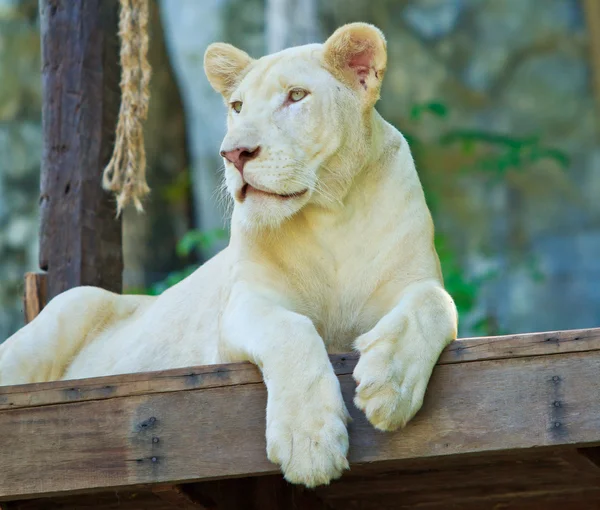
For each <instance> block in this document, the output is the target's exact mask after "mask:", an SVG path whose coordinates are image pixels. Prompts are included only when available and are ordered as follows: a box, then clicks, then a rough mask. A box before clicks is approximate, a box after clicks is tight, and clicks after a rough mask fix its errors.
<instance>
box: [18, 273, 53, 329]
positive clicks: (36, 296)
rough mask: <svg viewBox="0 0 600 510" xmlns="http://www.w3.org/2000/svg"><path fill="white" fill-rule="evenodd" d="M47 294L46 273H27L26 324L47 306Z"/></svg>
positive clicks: (24, 303)
mask: <svg viewBox="0 0 600 510" xmlns="http://www.w3.org/2000/svg"><path fill="white" fill-rule="evenodd" d="M47 295H48V287H47V280H46V275H45V274H42V273H25V293H24V294H23V314H24V315H25V324H28V323H30V322H31V321H32V320H33V319H35V318H36V317H37V316H38V315H39V313H40V312H41V311H42V309H43V308H44V306H46V302H47V299H48V298H47Z"/></svg>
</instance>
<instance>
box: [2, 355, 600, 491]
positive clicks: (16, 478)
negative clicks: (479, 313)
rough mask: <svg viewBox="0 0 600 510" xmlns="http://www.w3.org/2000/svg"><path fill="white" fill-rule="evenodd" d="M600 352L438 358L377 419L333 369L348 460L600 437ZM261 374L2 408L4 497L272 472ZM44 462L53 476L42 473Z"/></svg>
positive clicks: (578, 442)
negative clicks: (417, 396) (417, 384)
mask: <svg viewBox="0 0 600 510" xmlns="http://www.w3.org/2000/svg"><path fill="white" fill-rule="evenodd" d="M598 373H600V352H599V351H593V352H586V353H570V354H558V355H548V356H535V357H526V358H518V359H499V360H486V361H477V362H468V363H452V364H447V365H441V366H438V367H437V368H436V370H435V371H434V374H433V377H432V380H431V383H430V386H429V390H428V393H427V397H426V400H425V404H424V406H423V409H422V411H421V412H420V413H419V414H418V415H417V416H416V418H415V419H414V420H413V421H412V422H411V423H410V424H409V425H408V426H407V427H406V428H405V429H404V430H402V431H400V432H397V433H390V434H384V433H381V432H378V431H376V430H375V429H373V427H372V426H371V425H370V424H369V423H368V422H367V421H366V419H365V417H364V415H363V414H362V413H360V412H359V411H358V410H357V409H356V408H355V407H354V406H353V405H352V397H353V392H354V389H355V383H354V381H353V380H352V378H351V376H350V375H349V374H347V375H342V376H340V382H341V386H342V390H343V393H344V398H345V400H346V402H347V404H348V409H349V410H350V413H351V415H352V417H353V422H352V424H351V425H350V438H351V441H350V442H351V446H350V455H349V458H350V461H351V463H352V464H353V465H358V464H362V463H371V462H385V461H401V460H410V459H415V458H444V457H449V456H456V455H466V454H487V453H490V452H498V451H513V452H519V451H529V450H535V449H544V448H556V447H560V446H570V447H583V446H595V445H598V444H600V378H599V377H598ZM265 405H266V391H265V388H264V385H263V384H262V383H259V382H256V383H250V384H241V385H236V386H223V387H214V388H210V389H200V390H197V389H196V390H189V391H180V392H172V393H150V394H146V395H135V396H130V397H123V398H110V399H104V400H91V401H85V402H74V403H69V404H61V405H47V406H41V407H33V408H22V409H14V410H6V411H2V412H0V438H2V445H1V447H0V466H2V468H3V469H2V470H1V471H0V499H18V498H30V497H33V496H36V495H48V494H57V493H69V492H71V491H77V490H84V489H85V490H94V489H99V488H102V489H109V488H125V487H132V486H136V485H139V484H149V483H181V482H185V481H187V482H191V481H198V480H208V479H218V478H227V477H241V476H254V475H260V474H272V473H276V472H277V467H276V466H274V465H273V464H271V463H269V462H268V460H267V459H266V455H265V439H264V427H265V420H264V414H265ZM49 473H52V476H49Z"/></svg>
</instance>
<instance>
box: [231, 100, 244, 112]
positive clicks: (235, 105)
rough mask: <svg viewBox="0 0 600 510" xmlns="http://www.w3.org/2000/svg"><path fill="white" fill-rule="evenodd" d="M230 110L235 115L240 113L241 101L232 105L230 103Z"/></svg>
mask: <svg viewBox="0 0 600 510" xmlns="http://www.w3.org/2000/svg"><path fill="white" fill-rule="evenodd" d="M231 109H232V110H233V111H234V112H235V113H240V112H241V111H242V102H241V101H234V102H233V103H231Z"/></svg>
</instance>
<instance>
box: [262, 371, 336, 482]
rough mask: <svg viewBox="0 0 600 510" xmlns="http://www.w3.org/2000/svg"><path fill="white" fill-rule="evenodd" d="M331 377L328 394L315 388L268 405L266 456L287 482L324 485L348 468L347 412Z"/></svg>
mask: <svg viewBox="0 0 600 510" xmlns="http://www.w3.org/2000/svg"><path fill="white" fill-rule="evenodd" d="M332 375H333V374H332ZM333 379H334V380H333V381H331V382H330V383H329V384H328V385H329V386H333V388H329V391H326V392H325V393H329V394H328V395H327V394H323V391H315V392H314V393H313V392H311V394H310V396H308V395H305V394H303V395H298V396H297V398H291V399H285V400H284V401H282V400H281V398H277V401H276V402H272V403H270V405H269V409H268V413H267V414H268V421H267V456H268V458H269V460H270V461H271V462H274V463H276V464H279V465H280V466H281V469H282V471H283V474H284V477H285V479H286V480H287V481H288V482H290V483H297V484H303V485H305V486H306V487H309V488H310V487H316V486H318V485H326V484H328V483H329V482H330V481H331V480H334V479H336V478H339V477H340V476H341V475H342V473H343V471H344V470H346V469H348V461H347V460H346V454H347V453H348V431H347V428H346V423H347V420H348V412H347V410H346V407H345V405H344V402H343V400H342V396H341V393H340V390H339V384H338V382H337V379H336V378H335V376H333ZM319 386H323V385H319ZM325 386H327V384H325ZM279 397H281V395H279ZM274 400H275V399H274Z"/></svg>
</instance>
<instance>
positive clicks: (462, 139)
mask: <svg viewBox="0 0 600 510" xmlns="http://www.w3.org/2000/svg"><path fill="white" fill-rule="evenodd" d="M449 113H450V111H449V108H448V107H446V106H445V105H444V104H443V103H440V102H429V103H425V104H422V105H414V106H413V107H412V108H411V112H410V117H409V118H410V120H411V122H412V124H413V126H416V127H417V128H418V123H419V121H420V120H422V119H423V117H424V116H425V115H428V114H429V115H431V116H433V117H434V118H437V119H438V120H440V121H443V120H444V119H446V118H447V117H448V116H449ZM404 134H405V137H406V139H407V140H408V142H409V144H410V145H411V148H412V150H413V155H414V157H415V160H416V165H417V168H418V169H420V170H421V171H423V169H424V165H425V164H426V163H425V158H424V157H423V156H424V155H425V154H426V153H427V152H428V151H431V150H437V151H440V150H441V151H443V150H455V149H458V150H459V152H460V153H461V154H462V155H463V156H465V158H464V159H465V160H466V161H469V163H468V164H465V165H464V166H462V167H461V168H460V173H461V174H463V175H471V176H475V175H482V176H489V177H491V178H492V183H496V184H497V183H499V182H504V181H505V179H506V176H507V174H508V173H509V172H518V173H523V172H526V171H528V170H529V169H530V168H531V166H532V165H533V164H535V163H538V162H540V161H542V160H551V161H553V162H554V163H556V164H557V165H558V166H559V168H562V169H563V170H567V169H568V168H569V166H570V163H571V162H570V158H569V156H568V155H567V154H565V153H564V152H562V151H560V150H557V149H554V148H549V147H545V146H544V145H542V143H541V141H540V138H539V137H538V136H531V137H513V136H508V135H504V134H499V133H491V132H487V131H480V130H463V129H448V130H447V131H446V132H444V133H443V134H442V135H441V136H438V137H434V138H433V139H425V137H422V136H419V134H418V130H408V132H405V133H404ZM443 170H444V169H440V170H437V172H435V171H434V172H431V173H433V174H434V175H435V174H437V175H440V174H441V172H442V171H443ZM424 187H425V194H426V198H427V203H428V206H429V208H430V210H431V212H432V214H433V216H434V218H435V217H436V216H437V215H439V214H444V212H443V211H440V202H441V196H440V195H439V191H436V189H435V188H434V187H433V186H429V187H428V186H427V185H426V183H424ZM435 244H436V249H437V252H438V255H439V258H440V263H441V266H442V272H443V274H444V282H445V285H446V289H447V290H448V292H449V293H450V294H451V295H452V297H453V298H454V300H455V302H456V306H457V309H458V312H459V315H461V316H464V315H466V314H468V313H469V312H471V311H473V310H474V308H475V306H476V304H477V302H478V299H479V296H480V293H481V289H482V286H483V285H484V284H485V283H486V282H489V281H491V280H493V279H494V278H496V277H497V276H498V274H497V272H495V271H489V272H487V273H485V274H483V275H479V276H477V277H473V276H469V275H468V273H467V272H466V271H464V269H463V268H462V267H461V263H460V261H459V257H458V253H457V251H456V250H455V249H453V247H452V246H451V243H450V242H449V239H448V237H447V236H446V234H445V233H444V232H442V231H440V230H437V231H436V238H435ZM522 264H523V266H524V267H525V268H526V269H527V270H528V272H529V274H530V276H531V278H532V279H533V280H534V281H540V280H542V279H543V277H544V275H543V273H542V272H541V271H540V269H539V264H538V263H537V260H535V259H534V258H533V257H525V259H524V260H523V261H522ZM472 330H473V332H474V333H477V334H482V335H493V334H500V333H501V330H500V328H499V326H498V322H497V320H496V318H495V317H492V316H484V317H482V318H480V319H479V320H478V321H476V322H475V324H473V325H472Z"/></svg>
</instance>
